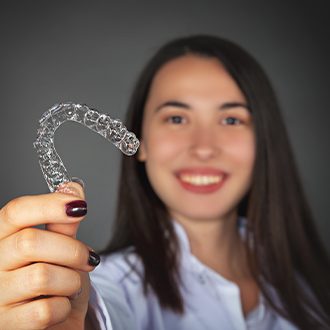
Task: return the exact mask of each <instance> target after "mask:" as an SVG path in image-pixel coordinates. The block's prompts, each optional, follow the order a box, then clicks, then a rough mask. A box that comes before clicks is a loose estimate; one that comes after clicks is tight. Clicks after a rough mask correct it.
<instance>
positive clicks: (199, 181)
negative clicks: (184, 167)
mask: <svg viewBox="0 0 330 330" xmlns="http://www.w3.org/2000/svg"><path fill="white" fill-rule="evenodd" d="M223 177H224V175H221V176H218V175H188V174H183V175H180V176H179V178H180V180H181V181H183V182H186V183H190V184H192V185H195V186H207V185H210V184H216V183H219V182H220V181H221V180H222V179H223Z"/></svg>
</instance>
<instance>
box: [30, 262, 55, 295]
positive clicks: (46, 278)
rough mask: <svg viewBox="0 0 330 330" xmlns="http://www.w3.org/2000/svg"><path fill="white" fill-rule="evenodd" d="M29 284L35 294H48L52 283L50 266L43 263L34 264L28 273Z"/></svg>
mask: <svg viewBox="0 0 330 330" xmlns="http://www.w3.org/2000/svg"><path fill="white" fill-rule="evenodd" d="M27 284H28V286H29V288H30V290H31V291H32V292H33V293H34V294H35V295H37V296H40V295H44V294H47V291H48V290H47V289H48V288H49V286H50V284H51V271H50V270H49V267H48V266H47V265H46V264H43V263H37V264H34V265H33V267H32V268H31V269H30V271H29V272H28V274H27Z"/></svg>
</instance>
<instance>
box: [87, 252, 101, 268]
mask: <svg viewBox="0 0 330 330" xmlns="http://www.w3.org/2000/svg"><path fill="white" fill-rule="evenodd" d="M100 261H101V259H100V256H99V255H98V254H96V253H95V252H93V251H89V257H88V264H89V265H90V266H93V267H96V266H97V265H98V264H99V263H100Z"/></svg>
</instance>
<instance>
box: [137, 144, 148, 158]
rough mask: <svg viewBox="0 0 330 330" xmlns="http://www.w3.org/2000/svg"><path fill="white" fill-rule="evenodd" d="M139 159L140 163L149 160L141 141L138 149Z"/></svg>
mask: <svg viewBox="0 0 330 330" xmlns="http://www.w3.org/2000/svg"><path fill="white" fill-rule="evenodd" d="M137 159H138V160H139V161H140V162H145V161H146V160H147V152H146V147H145V145H144V142H143V140H141V141H140V147H139V149H138V154H137Z"/></svg>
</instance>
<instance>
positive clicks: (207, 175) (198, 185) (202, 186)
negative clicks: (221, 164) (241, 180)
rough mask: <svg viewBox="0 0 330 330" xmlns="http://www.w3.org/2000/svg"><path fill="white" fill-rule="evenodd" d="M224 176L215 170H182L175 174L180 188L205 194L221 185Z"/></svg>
mask: <svg viewBox="0 0 330 330" xmlns="http://www.w3.org/2000/svg"><path fill="white" fill-rule="evenodd" d="M226 176H227V175H226V174H225V173H224V172H222V171H219V170H216V169H184V170H181V171H179V172H177V173H176V177H177V179H178V180H179V182H180V185H181V187H183V188H184V189H185V190H188V191H190V192H193V193H198V194H207V193H212V192H215V191H217V190H218V189H220V188H221V186H222V185H223V183H224V181H225V178H226Z"/></svg>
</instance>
